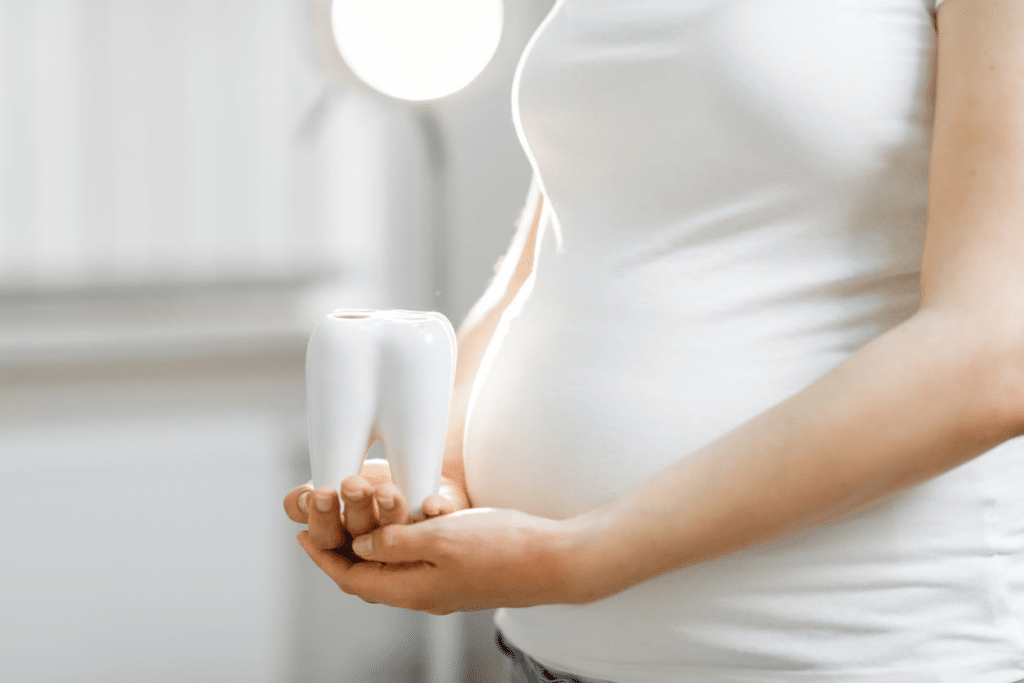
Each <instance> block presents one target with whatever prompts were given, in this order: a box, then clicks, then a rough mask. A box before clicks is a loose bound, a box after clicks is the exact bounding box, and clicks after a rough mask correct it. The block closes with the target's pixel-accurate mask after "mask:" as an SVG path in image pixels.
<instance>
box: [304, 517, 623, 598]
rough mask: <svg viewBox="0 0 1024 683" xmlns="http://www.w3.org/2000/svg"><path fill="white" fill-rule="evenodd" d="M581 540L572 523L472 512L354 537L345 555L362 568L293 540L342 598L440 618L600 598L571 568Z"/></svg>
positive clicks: (582, 532) (583, 534) (577, 527)
mask: <svg viewBox="0 0 1024 683" xmlns="http://www.w3.org/2000/svg"><path fill="white" fill-rule="evenodd" d="M577 519H578V518H577ZM586 537H587V534H586V532H585V530H584V529H582V528H581V525H580V523H579V522H578V521H576V520H565V521H555V520H551V519H546V518H543V517H534V516H532V515H527V514H525V513H523V512H518V511H515V510H499V509H494V508H478V509H473V510H464V511H460V512H456V513H454V514H450V515H445V516H442V517H437V518H434V519H430V520H427V521H425V522H421V523H418V524H412V525H392V526H385V527H381V528H378V529H376V530H375V531H373V532H372V533H370V534H366V535H362V536H359V537H358V538H356V539H355V541H354V543H353V546H352V550H353V551H354V553H355V554H356V555H357V556H358V557H361V558H362V559H364V560H368V561H365V562H354V561H352V560H351V559H348V558H346V557H344V556H343V555H341V554H339V553H336V552H332V551H331V550H325V549H323V548H322V547H320V546H319V545H318V544H317V543H315V542H314V541H313V538H312V537H311V533H310V532H306V531H303V532H301V533H300V534H299V535H298V541H299V543H300V544H301V545H302V547H303V548H304V549H305V550H306V553H307V554H309V556H310V558H312V560H313V561H314V562H315V563H316V564H317V566H319V567H320V569H322V570H323V571H324V572H325V573H326V574H327V575H328V576H330V577H331V578H332V579H333V580H334V582H335V583H336V584H338V587H339V588H341V590H343V591H344V592H346V593H350V594H352V595H357V596H359V597H360V598H362V599H363V600H365V601H366V602H371V603H383V604H386V605H392V606H396V607H404V608H407V609H414V610H421V611H426V612H431V613H433V614H448V613H451V612H458V611H470V610H478V609H488V608H492V607H527V606H530V605H540V604H555V603H579V602H585V601H588V600H593V599H596V598H598V597H603V596H602V595H600V594H599V593H598V592H595V587H594V586H591V585H590V582H589V581H588V580H586V577H587V572H586V571H585V568H584V567H580V566H579V564H578V560H579V556H578V555H577V553H576V552H575V551H576V549H577V548H578V547H579V544H580V543H582V542H583V539H585V538H586Z"/></svg>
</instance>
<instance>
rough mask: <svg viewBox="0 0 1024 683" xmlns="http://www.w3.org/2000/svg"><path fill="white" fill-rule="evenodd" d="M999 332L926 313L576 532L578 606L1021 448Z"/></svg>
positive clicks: (1017, 408) (570, 549)
mask: <svg viewBox="0 0 1024 683" xmlns="http://www.w3.org/2000/svg"><path fill="white" fill-rule="evenodd" d="M990 332H991V331H990V330H985V329H978V328H977V326H972V325H970V324H968V323H966V322H962V321H958V320H957V319H955V318H954V317H953V316H947V315H943V314H941V313H938V312H930V311H922V312H919V313H918V314H917V315H915V316H914V317H913V318H911V319H910V320H908V321H907V322H905V323H903V324H902V325H900V326H898V327H897V328H894V329H893V330H891V331H890V332H888V333H886V334H884V335H882V336H881V337H879V338H877V339H875V340H874V341H872V342H871V343H870V344H868V345H866V346H865V347H863V348H862V349H861V350H859V351H858V352H857V353H855V354H854V355H853V356H851V357H850V358H849V359H847V360H846V361H845V362H843V363H842V364H840V365H839V366H838V367H836V368H835V369H834V370H833V371H832V372H830V373H829V374H827V375H826V376H824V377H822V378H821V379H820V380H818V381H817V382H815V383H813V384H812V385H810V386H809V387H807V388H806V389H805V390H803V391H801V392H800V393H798V394H796V395H795V396H793V397H791V398H790V399H788V400H786V401H784V402H782V403H780V404H778V405H776V406H775V407H773V408H771V409H769V410H768V411H766V412H764V413H762V414H760V415H759V416H757V417H756V418H754V419H752V420H750V421H749V422H746V423H744V424H743V425H741V426H739V427H738V428H736V429H735V430H733V431H731V432H729V433H727V434H725V435H724V436H722V437H721V438H719V439H717V440H716V441H714V442H712V443H711V444H709V445H707V446H706V447H704V448H702V449H700V450H698V451H696V452H694V453H692V454H689V455H687V456H686V457H684V458H682V459H681V460H680V461H679V462H678V463H676V464H675V465H674V466H672V467H671V468H669V469H667V470H665V471H664V472H662V473H661V474H660V475H658V476H656V477H654V478H652V479H650V480H648V481H646V482H645V483H643V484H641V485H640V486H638V487H636V488H635V489H632V490H631V491H629V492H628V493H627V494H626V495H624V496H622V497H620V498H619V499H617V500H616V501H614V502H613V503H610V504H608V505H606V506H603V507H602V508H599V509H597V510H595V511H593V512H591V513H588V514H586V515H583V516H581V517H578V518H575V519H574V520H569V521H568V523H569V524H571V525H573V527H574V529H573V534H572V535H571V536H570V537H569V539H570V540H569V544H568V545H567V546H563V550H564V551H566V552H567V554H568V555H572V557H571V559H570V561H571V562H572V564H573V565H574V567H575V568H576V570H575V572H574V573H575V575H576V576H577V577H579V573H578V572H579V568H580V567H584V568H586V569H585V571H586V572H587V577H586V580H584V581H580V582H577V583H576V585H577V586H584V587H585V588H583V589H582V590H581V592H580V594H578V595H576V596H575V598H576V600H575V601H579V602H587V601H590V600H594V599H597V598H600V597H605V596H607V595H611V594H613V593H615V592H618V591H620V590H623V589H625V588H627V587H629V586H631V585H634V584H636V583H639V582H640V581H643V580H646V579H649V578H652V577H654V576H657V575H659V574H662V573H664V572H667V571H671V570H673V569H677V568H680V567H684V566H687V565H690V564H694V563H697V562H700V561H703V560H707V559H711V558H714V557H717V556H721V555H724V554H727V553H730V552H733V551H736V550H740V549H743V548H746V547H749V546H753V545H757V544H760V543H764V542H767V541H771V540H774V539H778V538H780V537H783V536H786V535H789V534H792V533H795V532H798V531H800V530H803V529H806V528H809V527H812V526H816V525H818V524H822V523H825V522H827V521H830V520H833V519H836V518H838V517H842V516H844V515H847V514H850V513H852V512H855V511H857V510H859V509H861V508H863V507H866V506H868V505H870V504H872V503H874V502H877V501H879V500H881V499H883V498H886V497H888V496H890V495H892V494H895V493H897V492H899V491H902V490H904V489H906V488H908V487H911V486H913V485H915V484H918V483H920V482H922V481H924V480H926V479H928V478H930V477H933V476H936V475H938V474H940V473H942V472H945V471H947V470H949V469H952V468H953V467H956V466H957V465H959V464H961V463H963V462H965V461H967V460H969V459H971V458H973V457H975V456H977V455H979V454H981V453H983V452H985V451H986V450H989V449H990V448H993V447H994V446H996V445H998V444H999V443H1001V442H1003V441H1005V440H1007V439H1009V438H1012V437H1014V436H1016V435H1019V434H1020V433H1021V432H1022V422H1024V420H1022V410H1021V404H1022V401H1021V398H1020V391H1021V390H1022V388H1024V387H1022V383H1021V377H1020V376H1019V374H1018V373H1017V372H1016V371H1014V370H1013V368H1015V367H1017V366H1019V361H1018V360H1017V359H1015V358H1013V359H1011V358H1009V357H1008V356H1007V355H1006V354H1005V353H1004V351H1002V350H999V346H998V345H997V344H994V343H992V337H993V335H992V334H990ZM1011 366H1012V367H1011ZM638 558H641V559H639V561H638Z"/></svg>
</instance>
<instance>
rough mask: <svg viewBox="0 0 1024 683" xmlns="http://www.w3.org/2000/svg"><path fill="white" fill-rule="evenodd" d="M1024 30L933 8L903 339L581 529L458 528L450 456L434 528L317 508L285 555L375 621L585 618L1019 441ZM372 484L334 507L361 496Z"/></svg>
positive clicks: (895, 336) (511, 519)
mask: <svg viewBox="0 0 1024 683" xmlns="http://www.w3.org/2000/svg"><path fill="white" fill-rule="evenodd" d="M1022 25H1024V0H986V1H985V2H976V1H972V0H947V2H946V3H944V4H943V5H942V6H941V8H940V10H939V12H938V35H939V42H938V72H937V95H936V114H935V128H934V135H933V142H932V160H931V168H930V176H929V192H930V197H929V213H928V233H927V239H926V242H925V250H924V255H923V265H922V274H921V305H920V309H919V310H918V312H917V313H916V314H915V315H913V316H912V317H911V318H909V319H908V320H907V321H905V322H904V323H902V324H900V325H898V326H897V327H895V328H893V329H892V330H890V331H889V332H887V333H885V334H883V335H881V336H879V337H878V338H876V339H875V340H873V341H872V342H871V343H869V344H867V345H866V346H864V347H863V348H862V349H860V350H859V351H857V352H856V353H855V354H853V355H852V356H850V358H848V359H847V360H846V361H845V362H843V363H841V364H840V365H839V366H837V367H836V368H835V369H834V370H833V371H832V372H830V373H828V374H827V375H825V376H824V377H822V378H821V379H819V380H818V381H816V382H814V383H813V384H811V385H810V386H808V387H807V388H806V389H805V390H803V391H801V392H800V393H798V394H796V395H795V396H793V397H791V398H790V399H788V400H786V401H784V402H782V403H780V404H778V405H776V406H774V407H773V408H771V409H769V410H767V411H765V412H764V413H762V414H760V415H758V416H756V417H755V418H753V419H752V420H750V421H749V422H747V423H745V424H743V425H741V426H739V427H738V428H736V429H735V430H733V431H731V432H729V433H727V434H725V435H724V436H722V437H721V438H719V439H717V440H716V441H714V442H712V443H711V444H709V445H707V446H706V447H704V448H702V449H700V450H699V451H697V452H695V453H691V454H682V453H681V454H680V456H681V457H682V456H683V455H686V456H687V457H685V458H682V459H681V460H679V461H678V462H677V463H676V464H674V465H673V466H671V467H669V468H667V469H666V470H664V471H663V472H661V473H660V474H659V475H658V476H656V477H653V478H651V479H650V480H648V481H646V482H644V483H642V484H640V485H639V486H637V487H635V488H633V489H631V490H630V491H628V492H627V493H626V494H624V495H623V496H621V497H620V498H618V499H617V500H615V501H613V502H612V503H610V504H608V505H605V506H603V507H600V508H598V509H596V510H593V511H591V512H589V513H587V514H584V515H580V516H578V517H573V518H570V519H565V520H558V521H556V520H549V519H544V518H540V517H534V516H531V515H527V514H524V513H521V512H516V511H512V510H494V509H465V507H466V506H465V505H463V503H465V504H467V505H468V502H469V498H468V495H467V494H466V491H465V487H464V477H463V476H462V471H461V453H460V452H459V450H458V447H454V446H453V447H452V448H451V462H450V463H449V462H448V461H447V460H446V469H445V473H446V476H448V477H449V482H450V483H451V485H452V490H451V491H450V494H451V496H452V497H451V498H448V500H449V502H450V503H451V506H450V508H449V507H447V506H443V505H442V504H441V503H440V502H438V503H437V507H436V508H433V507H432V508H431V509H432V510H437V511H438V512H443V513H446V514H440V515H435V516H433V517H432V518H431V519H428V520H426V521H424V522H420V523H417V524H412V525H408V524H392V523H389V522H391V521H393V520H394V518H395V517H396V515H392V516H391V517H388V516H387V515H384V516H383V518H381V519H379V520H378V522H385V524H384V525H383V526H377V527H375V528H373V529H372V531H371V530H369V527H372V526H373V525H374V523H375V522H374V521H373V518H372V516H371V515H370V506H366V509H365V510H364V512H363V513H358V514H356V513H355V510H356V508H354V507H353V508H352V510H353V513H349V515H348V516H347V517H346V518H342V517H341V516H340V515H339V514H338V513H337V512H336V509H332V511H331V512H329V513H325V514H324V515H319V514H316V515H310V516H309V517H308V524H309V528H308V530H306V531H303V532H301V533H300V534H299V536H298V540H299V543H300V544H302V546H303V548H304V549H305V550H306V552H307V553H308V554H309V556H310V557H311V558H312V559H313V561H314V562H316V563H317V565H318V566H319V567H320V568H321V569H322V570H323V571H324V572H325V573H327V574H328V575H329V576H330V577H331V578H332V579H333V580H334V581H335V582H336V583H337V584H338V586H339V587H340V588H341V589H342V590H344V591H345V592H348V593H352V594H354V595H358V596H360V597H362V598H363V599H364V600H368V601H371V602H381V603H386V604H389V605H396V606H400V607H407V608H410V609H417V610H425V611H429V612H433V613H438V614H443V613H448V612H452V611H458V610H472V609H483V608H491V607H498V606H510V607H520V606H529V605H539V604H555V603H577V604H578V603H585V602H589V601H593V600H597V599H601V598H603V597H607V596H609V595H613V594H615V593H617V592H619V591H622V590H624V589H626V588H628V587H630V586H633V585H635V584H637V583H639V582H641V581H644V580H647V579H650V578H652V577H655V576H658V575H660V574H663V573H665V572H669V571H672V570H675V569H678V568H682V567H686V566H689V565H692V564H695V563H698V562H702V561H705V560H708V559H711V558H714V557H719V556H721V555H725V554H728V553H731V552H735V551H738V550H741V549H743V548H748V547H751V546H754V545H757V544H761V543H765V542H768V541H771V540H775V539H779V538H782V537H785V536H789V535H792V534H795V533H798V532H800V531H802V530H805V529H808V528H811V527H814V526H817V525H820V524H824V523H827V522H829V521H832V520H835V519H838V518H840V517H843V516H846V515H849V514H852V513H854V512H856V511H859V510H861V509H863V508H865V507H867V506H870V505H873V504H876V503H878V502H879V501H883V500H885V499H888V498H890V497H892V496H894V495H896V494H898V493H899V492H901V491H904V490H906V489H907V488H909V487H912V486H914V485H916V484H919V483H921V482H923V481H925V480H927V479H929V478H931V477H935V476H937V475H939V474H941V473H943V472H946V471H948V470H950V469H952V468H954V467H956V466H958V465H960V464H962V463H964V462H966V461H968V460H970V459H971V458H974V457H976V456H978V455H980V454H981V453H983V452H985V451H987V450H989V449H991V448H993V447H995V446H996V445H998V444H1000V443H1002V442H1003V441H1005V440H1007V439H1010V438H1013V437H1015V436H1019V435H1021V434H1024V267H1022V266H1021V264H1022V263H1024V116H1021V112H1022V111H1024V34H1022V33H1021V31H1020V29H1019V27H1020V26H1022ZM534 232H536V226H535V227H534ZM523 264H531V265H532V249H531V250H530V253H528V254H527V253H524V256H523V259H522V261H521V263H520V266H521V269H526V268H527V266H524V265H523ZM520 282H521V280H520ZM507 299H508V298H507ZM506 303H507V300H506ZM497 315H500V311H498V313H497ZM490 329H491V331H493V326H491V328H490ZM481 330H482V331H481ZM473 333H474V331H472V330H471V331H468V332H467V335H468V337H469V338H468V339H467V344H468V345H470V347H471V346H472V344H474V343H480V341H479V339H480V337H478V338H475V339H474V337H473ZM476 333H477V334H481V335H488V334H489V333H488V332H487V326H486V324H485V323H481V328H480V330H476ZM460 350H461V347H460ZM465 372H466V373H467V374H466V375H465V376H464V377H463V378H462V380H463V381H465V380H466V378H467V377H471V376H472V372H475V366H469V365H467V368H466V370H465ZM462 409H463V411H464V406H463V407H462ZM454 412H458V411H454ZM459 419H460V418H459V417H456V418H455V420H456V424H457V425H458V426H461V423H460V422H458V420H459ZM456 434H457V435H459V436H461V434H462V431H461V429H459V430H458V431H457V432H456ZM369 474H370V473H369V472H367V473H365V476H364V477H363V478H362V480H358V479H357V480H346V482H345V483H343V484H342V490H343V491H344V490H345V489H346V487H349V488H352V490H356V489H360V490H363V491H364V493H365V492H366V491H368V489H366V486H369V485H370V481H371V480H370V479H368V478H367V476H369ZM300 489H301V487H300ZM300 489H296V491H299V490H300ZM295 495H296V492H295V491H293V492H292V493H291V494H289V496H295ZM299 495H301V494H299ZM375 495H377V496H378V497H379V496H380V495H381V493H380V492H379V491H378V493H376V494H375ZM442 497H444V496H442ZM363 504H364V505H366V504H365V502H364V503H363ZM346 505H348V503H347V502H346ZM292 507H293V508H294V507H295V505H294V504H293V506H292ZM286 508H288V502H287V499H286ZM442 508H443V509H442ZM346 509H348V508H346ZM360 514H362V515H363V516H362V517H360V516H359V515H360ZM289 515H290V516H292V518H293V519H296V520H297V521H306V519H307V518H305V517H303V518H299V517H297V516H296V515H293V510H291V509H290V510H289ZM348 517H350V518H351V520H355V519H360V520H361V522H360V524H361V526H357V527H354V528H355V529H356V531H363V533H361V534H360V533H355V534H354V536H355V539H354V542H353V546H352V549H353V551H354V553H355V555H356V556H358V557H361V558H363V561H354V560H353V559H352V558H351V557H346V556H345V554H344V553H342V552H339V551H338V550H337V548H338V545H334V543H335V541H337V540H338V539H343V538H345V533H346V532H345V531H344V529H345V527H344V524H345V523H348V522H349V521H350V520H349V519H348ZM364 529H365V530H364ZM349 533H351V531H350V532H349Z"/></svg>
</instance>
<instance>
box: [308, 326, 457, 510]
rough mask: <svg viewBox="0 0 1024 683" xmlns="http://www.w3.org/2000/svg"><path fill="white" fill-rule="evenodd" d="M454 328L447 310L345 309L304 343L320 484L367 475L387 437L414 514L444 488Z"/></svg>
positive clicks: (392, 461) (390, 461) (311, 429)
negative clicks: (371, 454) (375, 448)
mask: <svg viewBox="0 0 1024 683" xmlns="http://www.w3.org/2000/svg"><path fill="white" fill-rule="evenodd" d="M455 357H456V343H455V330H453V329H452V325H451V323H450V322H448V319H447V318H446V317H444V316H443V315H442V314H440V313H435V312H420V311H374V310H365V309H338V310H336V311H334V312H333V313H331V314H330V315H328V316H326V317H325V318H324V319H323V320H322V321H321V322H320V324H318V325H317V326H316V329H314V330H313V334H312V335H311V336H310V338H309V346H308V347H307V349H306V410H307V414H308V420H309V457H310V464H311V466H312V470H313V485H314V486H315V487H316V488H320V487H322V486H330V487H332V488H335V489H337V488H338V486H339V485H340V483H341V482H342V480H344V479H345V478H347V477H349V476H352V475H354V474H359V470H360V468H361V467H362V463H363V459H364V458H365V457H366V452H367V451H368V450H369V448H370V446H371V445H372V444H373V442H374V441H376V440H378V439H380V440H381V441H383V442H384V450H385V453H386V454H387V459H388V464H389V465H390V467H391V473H392V476H393V477H394V479H395V484H397V485H398V488H399V489H400V490H401V491H402V493H403V494H404V495H405V499H406V501H407V502H408V504H409V509H410V510H409V511H410V514H411V515H412V516H413V517H414V518H422V517H423V509H422V504H423V499H424V498H426V497H427V496H429V495H431V494H434V493H436V492H437V490H438V486H439V484H440V480H441V464H442V460H443V458H444V444H445V430H446V428H447V423H448V405H449V403H450V402H451V395H452V385H453V382H454V379H455Z"/></svg>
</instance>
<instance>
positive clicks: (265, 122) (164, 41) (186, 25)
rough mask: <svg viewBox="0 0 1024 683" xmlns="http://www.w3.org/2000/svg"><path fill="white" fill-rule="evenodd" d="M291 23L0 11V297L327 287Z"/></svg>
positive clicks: (147, 1)
mask: <svg viewBox="0 0 1024 683" xmlns="http://www.w3.org/2000/svg"><path fill="white" fill-rule="evenodd" d="M301 22H302V16H301V3H298V2H297V1H296V0H31V1H27V0H0V292H4V291H6V292H12V291H15V292H24V291H38V290H47V289H51V288H57V289H66V288H81V287H86V288H91V287H101V288H104V287H113V288H115V289H119V288H134V287H137V286H138V285H140V284H142V285H145V284H156V285H166V284H172V285H173V284H178V283H189V284H195V283H214V284H215V283H218V282H225V281H253V280H255V281H280V280H285V281H288V282H291V283H295V282H296V281H301V280H306V279H317V278H321V277H324V276H330V275H331V274H332V273H334V272H335V271H337V270H338V267H339V264H340V262H341V254H340V251H341V246H340V241H339V238H338V235H337V233H338V232H339V226H338V225H337V222H338V221H337V216H335V215H333V214H336V213H337V201H336V200H332V198H331V196H330V194H331V193H328V192H326V191H325V188H328V187H330V185H331V173H330V169H329V168H328V166H329V165H330V164H331V163H332V161H331V158H332V155H337V153H338V152H337V150H331V149H325V146H324V144H320V143H317V144H313V143H309V142H307V143H303V142H301V141H299V140H298V138H297V136H296V131H297V130H298V129H299V128H300V124H301V122H302V120H303V117H304V115H305V113H306V112H307V111H308V110H309V108H310V107H311V105H312V103H313V102H314V101H315V99H316V97H317V96H318V94H319V93H320V92H321V91H322V88H323V83H322V81H321V80H320V77H319V75H318V74H317V72H316V71H315V69H314V68H313V66H312V64H311V62H310V61H308V60H307V55H306V53H305V52H304V46H303V40H304V39H305V35H304V34H303V25H302V23H301ZM335 189H336V188H335Z"/></svg>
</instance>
